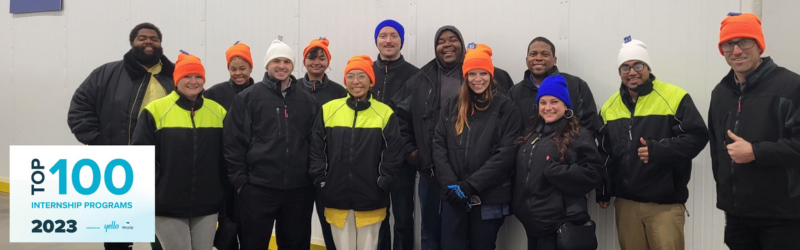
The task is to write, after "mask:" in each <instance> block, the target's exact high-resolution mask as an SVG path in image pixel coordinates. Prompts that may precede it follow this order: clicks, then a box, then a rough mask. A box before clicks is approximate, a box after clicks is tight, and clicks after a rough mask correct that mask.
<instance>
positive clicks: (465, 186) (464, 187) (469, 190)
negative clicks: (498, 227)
mask: <svg viewBox="0 0 800 250" xmlns="http://www.w3.org/2000/svg"><path fill="white" fill-rule="evenodd" d="M456 185H458V186H459V187H461V192H464V194H465V195H467V198H466V199H465V200H466V201H467V202H469V198H470V197H472V196H473V195H477V194H478V190H475V188H474V187H472V185H470V184H469V182H467V181H459V182H456Z"/></svg>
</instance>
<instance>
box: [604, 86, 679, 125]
mask: <svg viewBox="0 0 800 250" xmlns="http://www.w3.org/2000/svg"><path fill="white" fill-rule="evenodd" d="M684 96H686V91H685V90H683V89H681V88H680V87H677V86H675V85H672V84H668V83H664V82H661V81H659V80H658V79H655V80H653V92H651V93H650V94H648V95H646V96H639V99H638V100H637V101H636V109H635V112H634V116H635V117H644V116H665V115H666V116H674V115H675V112H677V111H678V105H680V104H681V101H682V100H683V97H684ZM600 115H601V116H602V117H603V123H608V122H610V121H614V120H619V119H630V118H631V111H630V110H628V107H627V106H625V103H624V102H623V101H622V96H620V93H619V92H616V93H615V94H614V95H613V96H611V98H609V99H608V101H606V103H605V104H604V105H603V108H602V109H601V110H600Z"/></svg>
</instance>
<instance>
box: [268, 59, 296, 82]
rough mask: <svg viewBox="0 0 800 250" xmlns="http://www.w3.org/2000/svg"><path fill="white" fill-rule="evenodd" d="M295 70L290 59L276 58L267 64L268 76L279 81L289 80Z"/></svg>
mask: <svg viewBox="0 0 800 250" xmlns="http://www.w3.org/2000/svg"><path fill="white" fill-rule="evenodd" d="M293 70H294V64H292V61H291V60H289V59H288V58H283V57H280V58H275V59H272V61H269V63H268V64H267V74H269V76H270V77H272V78H275V79H277V80H278V81H285V80H286V79H289V76H291V75H292V71H293Z"/></svg>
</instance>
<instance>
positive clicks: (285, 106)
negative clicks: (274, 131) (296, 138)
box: [278, 98, 290, 185]
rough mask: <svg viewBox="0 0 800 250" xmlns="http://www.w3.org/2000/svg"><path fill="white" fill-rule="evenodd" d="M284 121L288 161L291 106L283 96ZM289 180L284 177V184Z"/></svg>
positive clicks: (287, 159)
mask: <svg viewBox="0 0 800 250" xmlns="http://www.w3.org/2000/svg"><path fill="white" fill-rule="evenodd" d="M283 121H284V124H283V125H284V126H283V128H284V129H286V133H284V136H285V137H286V161H287V162H288V161H289V146H290V145H289V143H290V141H289V108H288V106H287V105H286V98H283ZM278 123H280V122H278ZM287 167H288V165H287ZM288 181H289V179H284V184H286V185H288V184H289V183H288Z"/></svg>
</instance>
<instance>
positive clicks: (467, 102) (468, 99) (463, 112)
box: [455, 78, 497, 135]
mask: <svg viewBox="0 0 800 250" xmlns="http://www.w3.org/2000/svg"><path fill="white" fill-rule="evenodd" d="M495 84H497V81H495V80H494V78H492V80H491V83H490V84H489V87H488V88H486V90H485V91H483V94H481V95H482V96H483V97H484V98H483V101H478V102H481V103H487V104H486V106H484V107H478V106H477V105H476V103H475V102H473V100H472V89H470V88H469V82H468V81H467V78H464V82H463V83H461V89H460V91H459V94H458V110H457V112H458V113H457V114H456V122H455V123H456V135H461V133H462V132H464V127H465V126H466V127H467V128H469V121H467V114H468V113H469V111H470V109H477V110H478V111H485V110H486V109H489V106H490V105H491V104H492V101H493V100H494V95H493V94H492V90H493V89H494V85H495Z"/></svg>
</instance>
